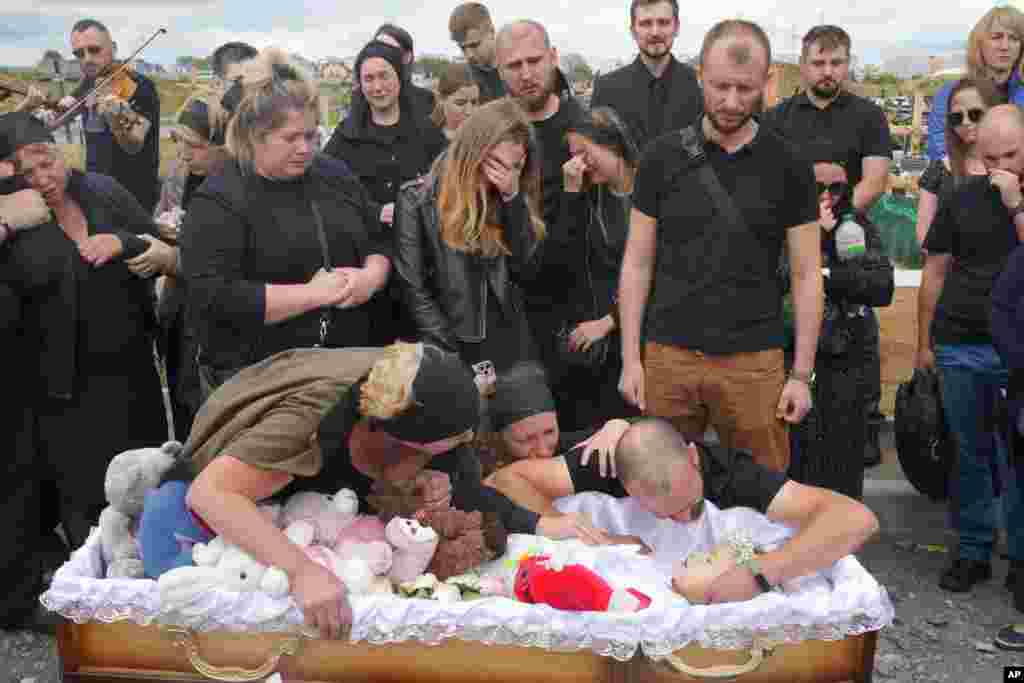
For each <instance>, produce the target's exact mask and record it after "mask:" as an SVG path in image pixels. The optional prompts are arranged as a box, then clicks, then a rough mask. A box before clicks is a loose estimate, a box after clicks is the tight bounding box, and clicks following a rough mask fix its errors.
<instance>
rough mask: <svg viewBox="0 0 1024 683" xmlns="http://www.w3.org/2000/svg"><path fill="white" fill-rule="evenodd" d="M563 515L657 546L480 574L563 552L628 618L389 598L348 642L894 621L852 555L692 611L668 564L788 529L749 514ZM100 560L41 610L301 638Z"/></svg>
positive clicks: (58, 586) (272, 619)
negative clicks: (637, 594) (606, 588)
mask: <svg viewBox="0 0 1024 683" xmlns="http://www.w3.org/2000/svg"><path fill="white" fill-rule="evenodd" d="M559 505H560V507H562V508H563V509H565V510H575V511H580V512H587V513H588V514H590V516H591V517H592V518H593V519H594V521H595V523H597V524H600V525H601V526H604V527H606V528H609V530H611V531H612V532H613V533H624V532H625V528H630V529H632V532H631V533H633V534H634V535H638V536H640V537H641V538H643V539H644V541H645V542H647V543H648V544H649V545H652V547H655V548H657V549H658V551H659V552H658V553H657V554H656V555H655V556H654V557H641V556H638V555H636V554H635V549H631V548H623V547H618V548H604V549H593V548H585V547H583V546H582V545H581V544H579V543H578V542H575V541H564V542H558V543H555V542H552V541H549V540H546V539H541V538H538V537H534V536H523V535H513V536H511V537H510V540H509V552H508V553H507V554H506V557H505V558H503V559H500V560H495V561H494V562H492V563H488V565H485V566H484V567H483V568H482V571H483V573H486V574H493V573H503V574H505V575H508V574H509V573H510V572H511V571H512V569H511V568H512V566H513V564H514V560H515V559H516V558H518V557H519V556H520V555H521V554H522V553H524V552H528V551H544V552H550V551H551V550H553V549H555V548H556V547H562V549H563V550H565V549H566V547H568V549H569V550H570V551H571V552H574V553H576V554H577V556H578V557H579V561H582V562H583V563H584V564H587V565H588V566H590V567H591V568H592V569H594V570H596V571H597V572H598V573H599V574H601V575H602V576H604V577H605V578H606V579H607V580H608V581H609V582H610V583H611V584H612V585H613V586H616V587H635V588H637V589H639V590H641V591H643V592H645V593H647V594H648V595H650V596H651V597H652V599H653V602H652V605H651V606H650V607H649V608H648V609H646V610H643V611H641V612H638V613H635V614H608V613H601V612H563V611H558V610H555V609H552V608H550V607H547V606H545V605H527V604H523V603H519V602H516V601H514V600H510V599H507V598H502V597H491V598H484V599H480V600H474V601H469V602H456V603H440V602H435V601H432V600H419V599H407V598H399V597H395V596H356V597H354V598H352V610H353V616H354V623H353V627H352V631H351V639H352V641H353V642H361V641H362V642H369V643H374V644H384V643H395V642H404V641H418V642H422V643H425V644H437V643H440V642H441V641H443V640H445V639H447V638H459V639H462V640H470V641H477V642H481V643H486V644H495V645H520V646H530V647H542V648H544V649H547V650H552V651H562V652H573V651H579V650H591V651H593V652H594V653H596V654H598V655H602V656H607V657H614V658H615V659H618V660H622V661H625V660H628V659H629V658H631V657H632V656H633V655H634V653H635V652H636V651H637V648H642V651H643V652H644V654H646V655H647V656H650V657H653V658H659V657H663V656H665V655H668V654H670V653H671V652H673V651H674V650H677V649H679V648H682V647H684V646H685V645H687V644H689V643H691V642H696V643H699V644H700V645H702V646H704V647H711V648H720V649H735V648H744V647H749V646H750V645H751V643H752V642H753V641H754V640H755V639H758V640H761V639H767V640H771V641H774V642H778V643H796V642H801V641H805V640H841V639H844V638H847V637H849V636H853V635H859V634H862V633H865V632H868V631H874V630H878V629H881V628H883V627H885V626H887V625H889V624H890V623H891V622H892V619H893V608H892V604H891V602H890V600H889V597H888V594H887V593H886V591H885V588H883V587H882V586H880V585H879V584H878V583H877V582H876V581H875V580H874V578H872V577H871V575H870V574H868V572H867V571H866V570H865V569H864V568H863V567H862V566H861V564H860V563H859V562H858V561H857V560H856V559H855V558H853V557H846V558H843V559H842V560H840V561H839V562H837V563H836V564H835V565H834V566H833V567H832V568H831V569H829V570H828V571H826V572H823V573H821V574H819V575H816V576H812V577H807V578H806V579H803V580H801V581H800V582H799V583H798V585H797V586H796V587H795V588H794V589H793V590H792V591H791V592H788V593H769V594H765V595H761V596H759V597H757V598H755V599H754V600H750V601H748V602H745V603H733V604H723V605H713V606H694V605H690V604H689V603H688V602H687V601H686V600H684V599H682V598H680V597H679V596H677V595H676V594H675V593H673V592H672V591H671V587H670V577H671V573H670V571H669V570H668V567H669V565H670V563H671V560H673V559H677V558H679V557H681V556H682V555H681V554H680V553H683V554H685V552H689V551H690V550H709V549H710V548H711V547H713V545H714V544H715V542H716V540H717V539H721V538H724V535H725V534H727V533H729V532H730V531H732V530H736V529H743V530H745V531H746V532H748V533H749V534H750V535H751V536H752V537H753V538H754V539H755V541H756V542H757V543H759V544H761V545H763V546H770V545H773V544H776V543H779V542H781V541H782V540H784V539H785V538H786V537H787V536H788V535H789V534H790V532H789V530H788V529H786V528H785V527H781V526H779V525H777V524H773V523H771V522H769V521H768V520H767V519H766V518H764V517H763V516H761V515H759V514H757V513H755V512H753V511H752V510H745V509H733V510H728V511H724V512H723V511H719V510H717V509H715V508H714V506H712V505H708V506H707V510H706V512H705V515H704V516H703V518H702V520H701V521H700V522H699V523H697V524H693V525H680V524H674V523H671V522H664V521H658V520H656V519H654V518H653V517H650V516H649V515H647V514H646V513H644V512H643V511H642V510H640V509H639V508H638V507H636V506H634V505H632V504H631V503H630V502H629V501H628V500H627V501H619V500H615V499H611V498H608V497H606V496H603V495H600V494H582V495H579V496H574V497H573V498H572V499H566V500H565V501H560V503H559ZM102 569H103V561H102V558H101V555H100V547H99V535H98V533H97V532H96V530H94V531H93V533H92V535H91V536H90V537H89V540H88V541H87V542H86V544H85V545H84V546H83V547H82V548H80V549H79V550H77V551H76V552H75V553H74V554H73V555H72V557H71V559H70V560H69V561H68V562H67V563H66V564H65V565H64V566H63V567H61V568H60V569H59V570H58V571H57V573H56V574H55V576H54V579H53V582H52V584H51V586H50V589H49V590H48V591H47V592H46V593H45V594H44V595H43V596H42V598H41V600H42V603H43V604H44V605H45V606H46V607H47V608H48V609H50V610H52V611H54V612H58V613H60V614H61V615H63V616H64V617H66V618H68V619H70V620H72V621H75V622H76V623H85V622H89V621H99V622H108V623H109V622H115V621H129V622H133V623H136V624H140V625H149V624H160V625H180V626H187V627H190V628H192V629H194V630H196V631H200V632H201V631H214V630H229V631H250V632H252V631H290V632H298V631H300V630H302V624H303V619H302V614H301V612H300V611H299V609H298V608H297V607H296V606H295V604H294V603H293V602H292V600H291V599H290V598H283V599H275V598H272V597H270V596H269V595H266V594H263V593H236V592H230V591H210V592H208V593H204V594H203V596H202V598H201V599H198V600H196V601H194V602H193V603H191V604H190V605H188V607H186V608H181V609H178V610H175V611H167V610H164V609H162V607H161V604H160V595H159V592H158V591H157V587H156V582H155V581H151V580H146V579H131V580H129V579H100V578H98V577H100V576H102V573H103V572H102Z"/></svg>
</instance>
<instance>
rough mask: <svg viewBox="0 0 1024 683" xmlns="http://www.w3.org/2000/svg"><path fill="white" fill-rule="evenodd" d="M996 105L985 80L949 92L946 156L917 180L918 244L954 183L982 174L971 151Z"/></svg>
mask: <svg viewBox="0 0 1024 683" xmlns="http://www.w3.org/2000/svg"><path fill="white" fill-rule="evenodd" d="M998 103H999V96H998V94H997V92H996V89H995V87H994V86H993V85H992V83H991V82H989V81H988V80H986V79H978V78H964V79H961V80H959V81H957V82H956V83H954V84H953V86H952V87H951V88H950V90H949V97H948V99H947V101H946V106H945V109H946V112H947V113H946V133H945V141H946V154H945V156H944V157H943V158H941V159H936V160H934V161H932V162H931V164H929V165H928V168H927V169H925V172H924V173H922V174H921V179H920V181H919V188H920V194H919V198H918V202H917V230H916V233H917V243H918V244H924V239H925V237H927V236H928V228H929V227H931V224H932V220H934V218H935V213H936V211H938V208H939V201H940V199H941V198H942V197H944V196H946V195H948V194H949V193H950V192H952V190H953V187H954V186H955V185H956V183H957V182H958V181H959V180H960V179H963V178H966V177H969V176H972V175H985V174H986V173H987V171H986V170H985V165H984V164H983V163H982V162H981V159H979V158H978V156H977V154H976V153H975V151H974V146H975V143H976V142H977V140H978V124H979V123H980V122H981V119H982V117H983V116H984V115H985V112H986V111H988V110H989V109H991V108H992V107H994V106H995V105H996V104H998Z"/></svg>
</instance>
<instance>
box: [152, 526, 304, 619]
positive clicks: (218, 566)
mask: <svg viewBox="0 0 1024 683" xmlns="http://www.w3.org/2000/svg"><path fill="white" fill-rule="evenodd" d="M192 559H193V560H194V561H195V563H196V566H195V567H179V568H177V569H172V570H170V571H169V572H166V573H164V574H163V575H161V576H160V578H159V579H157V588H158V589H159V591H160V603H161V605H162V606H163V607H164V609H169V610H175V609H180V608H182V607H183V606H186V605H189V604H191V603H192V602H193V601H195V599H196V598H198V597H199V596H201V595H203V594H204V593H207V592H209V591H212V590H218V589H219V590H227V591H236V592H243V593H249V592H254V591H263V592H264V593H267V594H269V595H272V596H274V597H284V596H285V595H288V589H289V586H288V575H287V574H285V573H284V571H283V570H281V569H278V568H277V567H269V568H268V567H267V566H266V565H263V564H261V563H259V562H257V561H256V559H255V558H253V557H252V556H251V555H249V554H248V553H247V552H245V551H244V550H242V549H241V548H239V547H238V546H234V545H231V544H229V543H226V542H225V541H224V538H223V537H222V536H218V537H216V538H215V539H213V540H212V541H210V542H209V543H197V544H196V545H195V546H193V547H192Z"/></svg>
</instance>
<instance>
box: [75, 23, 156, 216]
mask: <svg viewBox="0 0 1024 683" xmlns="http://www.w3.org/2000/svg"><path fill="white" fill-rule="evenodd" d="M71 51H72V53H73V54H74V55H75V57H76V58H77V59H78V61H79V63H80V64H81V67H82V76H83V78H82V83H81V84H80V85H79V87H78V89H77V90H75V92H74V93H72V94H71V95H70V96H68V97H65V98H64V99H63V100H61V105H62V106H65V107H71V106H73V105H74V104H75V102H76V101H77V100H78V99H79V98H81V97H84V96H88V98H89V99H88V101H87V103H86V106H85V107H83V109H82V127H83V129H84V131H85V141H86V170H87V171H91V172H93V173H102V174H104V175H109V176H112V177H113V178H115V179H116V180H117V181H118V182H119V183H121V184H122V185H124V186H125V187H126V188H127V189H128V191H129V192H131V193H132V195H134V197H135V199H137V200H138V202H139V203H140V204H142V206H143V207H144V208H145V209H146V210H148V211H152V210H153V208H154V207H155V206H156V203H157V199H158V198H159V195H160V187H159V182H158V174H159V167H160V144H159V143H160V98H159V97H158V96H157V92H156V86H154V85H153V82H152V81H151V80H149V79H148V78H146V77H145V76H143V75H141V74H137V73H135V72H134V71H132V70H131V69H126V70H125V71H124V72H122V75H121V76H119V77H117V78H114V79H113V81H112V83H111V84H110V86H105V87H103V88H101V89H100V90H99V91H98V92H96V93H92V94H89V93H90V91H91V90H92V89H93V88H94V86H95V85H96V83H98V82H100V81H102V80H103V78H104V77H105V76H107V75H108V74H110V73H111V72H112V71H113V70H114V69H116V68H117V67H118V66H120V65H119V63H118V62H116V61H115V60H114V55H115V53H116V51H117V44H116V43H114V42H113V40H111V37H110V31H109V30H107V27H106V26H104V25H103V24H102V23H100V22H98V21H96V20H95V19H82V20H81V21H79V22H77V23H75V25H74V26H73V27H72V29H71Z"/></svg>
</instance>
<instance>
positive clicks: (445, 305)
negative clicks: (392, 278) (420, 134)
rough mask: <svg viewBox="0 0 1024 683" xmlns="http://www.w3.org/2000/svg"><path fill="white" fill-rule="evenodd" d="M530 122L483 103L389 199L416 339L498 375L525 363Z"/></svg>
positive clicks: (532, 226) (533, 167)
mask: <svg viewBox="0 0 1024 683" xmlns="http://www.w3.org/2000/svg"><path fill="white" fill-rule="evenodd" d="M539 206H540V170H539V159H538V150H537V146H536V142H535V140H534V139H533V133H532V129H531V127H530V123H529V121H527V119H526V118H525V116H524V115H523V113H522V111H521V110H520V108H519V107H518V105H516V103H515V102H511V101H506V100H503V101H497V102H492V103H490V104H488V105H486V106H484V107H482V108H480V109H479V110H478V111H477V112H476V113H475V114H473V115H472V116H471V117H470V118H469V119H468V120H467V121H466V122H465V123H463V124H462V126H461V127H460V128H459V130H458V132H457V133H456V134H455V137H454V139H453V140H452V142H451V146H450V147H449V148H448V151H447V152H446V153H445V155H444V156H442V157H441V158H439V159H438V161H437V162H436V163H435V164H434V168H433V170H432V171H431V174H430V176H428V178H427V179H426V181H425V182H424V183H422V185H420V186H416V187H406V188H404V189H403V190H402V192H401V193H400V195H399V198H398V212H397V220H396V222H395V233H396V240H397V248H396V253H395V267H396V271H397V274H398V277H399V283H400V288H401V290H402V293H403V299H404V300H405V303H406V305H407V307H408V309H409V311H410V313H411V315H412V317H413V320H414V322H415V326H416V330H417V334H418V335H419V336H420V338H422V339H425V340H428V341H430V342H431V343H435V344H437V345H439V346H442V347H444V348H447V349H450V350H452V351H457V352H458V353H459V354H460V355H461V356H462V358H463V360H464V361H465V362H466V363H468V364H469V365H475V364H477V363H481V362H484V361H489V362H490V363H491V364H492V365H493V367H494V368H495V369H496V370H497V372H498V374H499V376H500V373H501V372H502V371H503V370H505V369H506V368H508V367H511V366H512V365H513V364H514V363H516V362H518V361H521V360H524V359H527V358H532V357H534V355H535V354H534V350H533V344H532V341H531V339H530V334H529V331H528V328H527V323H526V317H525V315H524V313H523V304H522V298H521V295H520V292H519V283H520V281H521V280H522V278H523V277H524V276H527V272H526V269H527V267H528V264H529V261H530V258H531V256H532V255H533V253H534V250H535V248H536V246H537V244H538V242H539V241H540V240H541V239H542V238H543V236H544V223H543V221H542V220H541V218H540V209H539Z"/></svg>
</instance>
